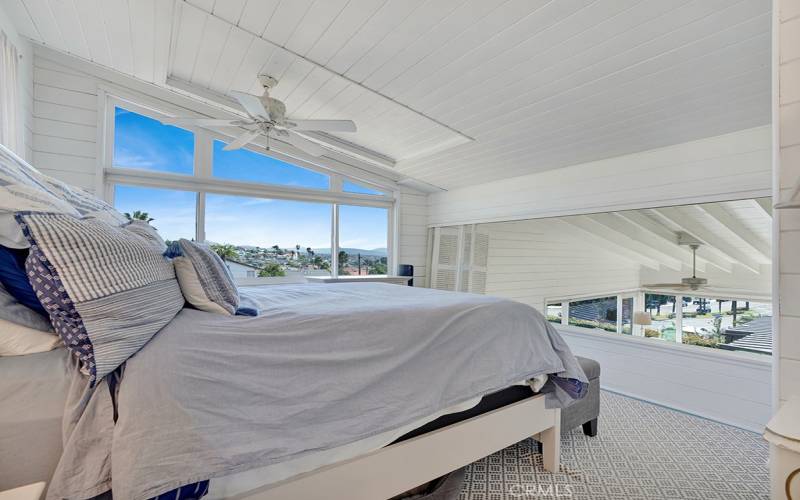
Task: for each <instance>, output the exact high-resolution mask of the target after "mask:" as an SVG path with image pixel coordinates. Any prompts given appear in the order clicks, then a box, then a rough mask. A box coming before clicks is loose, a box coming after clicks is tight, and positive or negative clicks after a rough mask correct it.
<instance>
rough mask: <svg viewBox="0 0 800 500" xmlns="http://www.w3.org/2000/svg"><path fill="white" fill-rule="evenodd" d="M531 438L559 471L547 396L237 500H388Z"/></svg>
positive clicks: (556, 426)
mask: <svg viewBox="0 0 800 500" xmlns="http://www.w3.org/2000/svg"><path fill="white" fill-rule="evenodd" d="M528 437H534V439H536V440H538V441H540V442H541V443H542V448H543V457H544V468H545V469H546V470H548V471H550V472H557V471H558V467H559V461H560V454H561V450H560V442H561V410H559V409H550V410H548V409H546V408H545V406H544V395H543V394H539V395H536V396H533V397H530V398H527V399H524V400H522V401H519V402H517V403H513V404H510V405H507V406H503V407H501V408H498V409H496V410H493V411H490V412H488V413H484V414H482V415H478V416H476V417H473V418H470V419H468V420H464V421H461V422H458V423H455V424H452V425H449V426H447V427H443V428H441V429H438V430H435V431H433V432H429V433H426V434H423V435H421V436H417V437H415V438H412V439H408V440H406V441H402V442H400V443H397V444H393V445H390V446H386V447H384V448H381V449H378V450H375V451H373V452H370V453H366V454H364V455H361V456H358V457H355V458H352V459H350V460H345V461H342V462H338V463H335V464H331V465H328V466H325V467H321V468H319V469H317V470H314V471H311V472H307V473H304V474H299V475H297V476H294V477H291V478H289V479H286V480H284V481H280V482H277V483H274V484H270V485H267V486H263V487H260V488H257V489H255V490H251V491H249V492H247V493H243V494H241V495H237V496H235V497H233V498H236V499H238V500H300V499H302V500H336V499H347V500H382V499H388V498H391V497H393V496H395V495H399V494H400V493H403V492H404V491H408V490H410V489H411V488H415V487H417V486H419V485H421V484H424V483H426V482H428V481H431V480H433V479H436V478H437V477H439V476H443V475H445V474H447V473H448V472H451V471H454V470H456V469H458V468H460V467H463V466H465V465H467V464H470V463H472V462H474V461H475V460H479V459H481V458H483V457H485V456H487V455H491V454H492V453H494V452H496V451H499V450H502V449H503V448H506V447H508V446H510V445H512V444H514V443H517V442H519V441H522V440H523V439H525V438H528ZM531 460H533V456H532V457H531Z"/></svg>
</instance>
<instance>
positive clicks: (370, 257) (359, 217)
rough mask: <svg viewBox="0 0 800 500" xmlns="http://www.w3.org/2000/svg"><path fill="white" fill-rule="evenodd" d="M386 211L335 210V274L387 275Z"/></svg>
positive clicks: (353, 208) (346, 208) (347, 206)
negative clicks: (336, 247) (336, 239)
mask: <svg viewBox="0 0 800 500" xmlns="http://www.w3.org/2000/svg"><path fill="white" fill-rule="evenodd" d="M388 234H389V211H388V210H387V209H385V208H374V207H356V206H350V205H342V206H340V207H339V259H338V260H339V274H341V275H361V276H363V275H370V274H387V272H388V269H387V266H388V262H387V258H388V251H389V250H388V248H387V247H388V240H387V238H388Z"/></svg>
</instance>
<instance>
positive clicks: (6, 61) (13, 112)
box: [0, 31, 25, 157]
mask: <svg viewBox="0 0 800 500" xmlns="http://www.w3.org/2000/svg"><path fill="white" fill-rule="evenodd" d="M18 71H19V56H18V55H17V49H16V47H14V45H12V44H11V41H10V40H9V39H8V37H7V36H6V34H5V33H4V32H2V31H0V144H3V145H5V146H7V147H8V148H9V149H11V150H12V151H15V152H16V153H17V154H19V155H20V156H22V157H24V156H25V151H24V150H23V149H24V148H23V144H22V140H21V139H22V136H23V132H22V130H20V120H19V117H20V111H19V95H18V90H17V89H18V88H19V87H18Z"/></svg>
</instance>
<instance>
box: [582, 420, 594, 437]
mask: <svg viewBox="0 0 800 500" xmlns="http://www.w3.org/2000/svg"><path fill="white" fill-rule="evenodd" d="M583 433H584V434H586V435H587V436H589V437H595V436H596V435H597V419H596V418H593V419H592V420H589V421H588V422H585V423H584V424H583Z"/></svg>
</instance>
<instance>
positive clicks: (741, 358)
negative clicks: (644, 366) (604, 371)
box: [554, 325, 772, 369]
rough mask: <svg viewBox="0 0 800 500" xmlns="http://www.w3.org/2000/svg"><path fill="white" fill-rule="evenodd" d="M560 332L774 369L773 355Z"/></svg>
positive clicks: (568, 329)
mask: <svg viewBox="0 0 800 500" xmlns="http://www.w3.org/2000/svg"><path fill="white" fill-rule="evenodd" d="M554 326H555V327H556V329H557V330H558V332H559V333H561V334H563V335H564V337H565V338H567V339H569V338H570V337H572V338H578V337H582V338H584V339H591V340H592V341H597V342H605V343H609V342H610V343H612V344H614V343H616V344H618V345H624V346H626V347H635V348H637V349H643V350H653V351H663V352H667V353H670V354H673V355H674V354H680V355H681V356H688V357H694V358H698V359H702V360H708V361H719V362H723V363H730V364H737V365H742V364H746V365H750V366H754V367H764V368H769V369H771V367H772V356H768V355H766V354H755V353H748V352H736V351H726V350H724V349H714V348H710V347H701V346H695V345H687V344H677V343H675V342H666V341H662V340H657V339H649V338H646V337H634V336H632V335H623V334H620V333H612V332H598V331H593V330H589V329H586V328H580V327H575V326H569V325H554Z"/></svg>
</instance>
